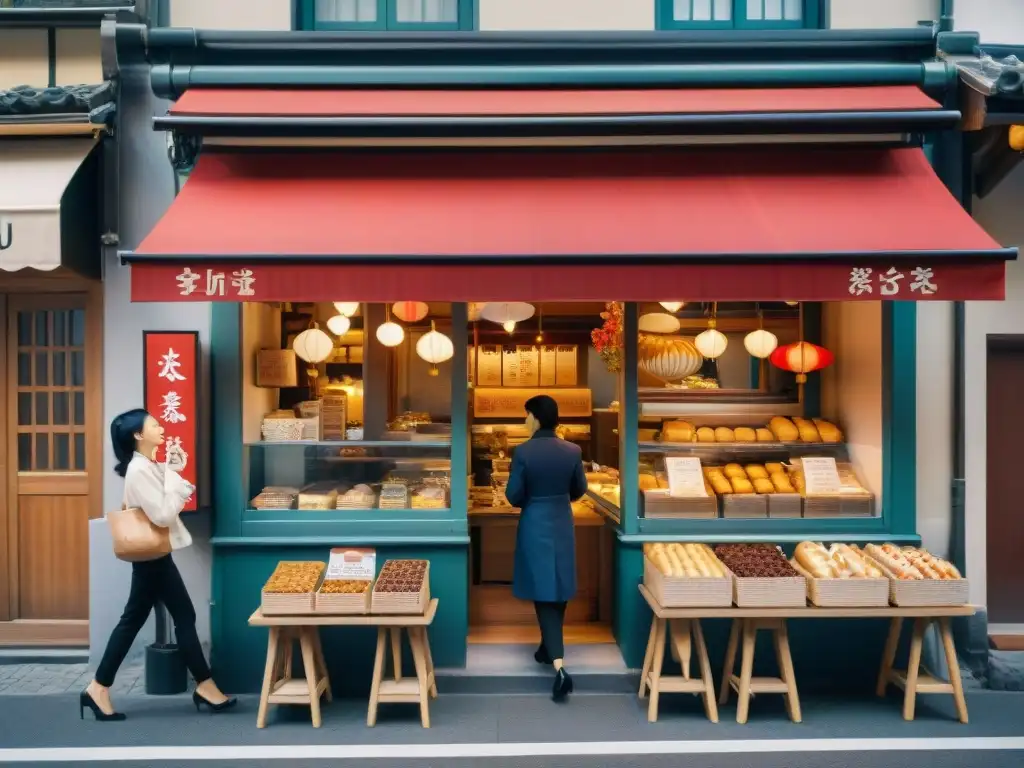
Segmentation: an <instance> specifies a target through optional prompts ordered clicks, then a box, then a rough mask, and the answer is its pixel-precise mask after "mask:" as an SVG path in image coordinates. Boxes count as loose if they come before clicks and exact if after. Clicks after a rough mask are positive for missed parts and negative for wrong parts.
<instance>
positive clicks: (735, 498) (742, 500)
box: [722, 493, 768, 518]
mask: <svg viewBox="0 0 1024 768" xmlns="http://www.w3.org/2000/svg"><path fill="white" fill-rule="evenodd" d="M722 517H746V518H756V517H768V496H767V495H762V494H758V493H726V494H722Z"/></svg>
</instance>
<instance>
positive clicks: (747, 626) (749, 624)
mask: <svg viewBox="0 0 1024 768" xmlns="http://www.w3.org/2000/svg"><path fill="white" fill-rule="evenodd" d="M756 638H757V625H756V624H755V623H754V622H753V621H751V620H748V619H744V620H743V654H742V656H741V658H740V684H739V690H738V691H737V692H736V693H737V702H736V722H737V723H739V724H740V725H743V724H745V723H746V722H747V714H748V713H749V711H750V679H751V677H752V676H753V674H754V641H755V640H756Z"/></svg>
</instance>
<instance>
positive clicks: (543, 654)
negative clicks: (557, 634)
mask: <svg viewBox="0 0 1024 768" xmlns="http://www.w3.org/2000/svg"><path fill="white" fill-rule="evenodd" d="M533 658H534V659H536V660H537V663H538V664H549V665H550V664H552V663H554V661H555V660H554V659H552V658H551V655H550V654H549V653H548V649H547V648H545V647H544V646H543V645H541V646H540V648H538V649H537V650H536V651H534V653H533Z"/></svg>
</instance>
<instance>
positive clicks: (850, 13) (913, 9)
mask: <svg viewBox="0 0 1024 768" xmlns="http://www.w3.org/2000/svg"><path fill="white" fill-rule="evenodd" d="M963 2H965V0H957V14H958V15H959V12H960V4H961V3H963ZM976 2H990V0H976ZM1007 2H1019V0H1007ZM831 3H832V9H831V14H830V16H831V28H832V29H887V28H888V29H898V28H901V27H914V26H917V22H919V21H938V18H939V8H940V0H831Z"/></svg>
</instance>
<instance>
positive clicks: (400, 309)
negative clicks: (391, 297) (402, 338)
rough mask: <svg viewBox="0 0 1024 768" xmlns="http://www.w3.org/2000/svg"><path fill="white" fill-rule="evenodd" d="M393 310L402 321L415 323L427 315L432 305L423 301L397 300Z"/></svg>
mask: <svg viewBox="0 0 1024 768" xmlns="http://www.w3.org/2000/svg"><path fill="white" fill-rule="evenodd" d="M391 311H392V312H394V313H395V317H397V318H398V319H399V320H401V321H402V322H404V323H415V322H417V321H418V320H422V319H423V318H424V317H426V316H427V313H428V312H429V311H430V307H428V306H427V305H426V304H424V303H423V302H422V301H397V302H395V305H394V306H393V307H392V308H391Z"/></svg>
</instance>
